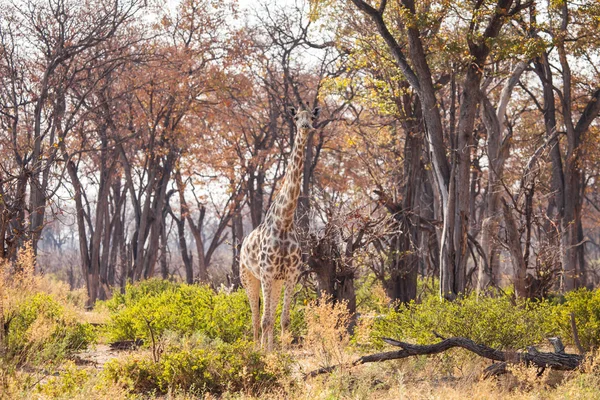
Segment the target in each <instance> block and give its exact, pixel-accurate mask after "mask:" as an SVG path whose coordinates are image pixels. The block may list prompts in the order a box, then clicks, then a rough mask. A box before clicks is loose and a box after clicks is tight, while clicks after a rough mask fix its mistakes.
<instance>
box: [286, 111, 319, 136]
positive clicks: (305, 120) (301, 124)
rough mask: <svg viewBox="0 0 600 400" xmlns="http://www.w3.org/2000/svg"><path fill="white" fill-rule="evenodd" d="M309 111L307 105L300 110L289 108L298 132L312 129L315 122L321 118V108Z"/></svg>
mask: <svg viewBox="0 0 600 400" xmlns="http://www.w3.org/2000/svg"><path fill="white" fill-rule="evenodd" d="M308 110H309V107H308V104H306V106H304V105H302V106H301V107H300V109H296V107H289V108H288V111H289V113H290V115H291V116H292V117H294V121H295V122H296V128H298V131H302V130H309V129H312V127H313V121H314V120H315V119H317V117H318V116H319V113H320V112H321V107H315V108H313V110H312V111H308Z"/></svg>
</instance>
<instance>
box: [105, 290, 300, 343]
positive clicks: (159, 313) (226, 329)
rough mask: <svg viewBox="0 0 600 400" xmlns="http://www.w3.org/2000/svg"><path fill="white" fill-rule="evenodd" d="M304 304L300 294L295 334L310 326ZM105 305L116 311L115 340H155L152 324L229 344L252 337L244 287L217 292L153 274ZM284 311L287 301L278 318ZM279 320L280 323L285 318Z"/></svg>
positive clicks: (111, 332)
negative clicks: (199, 334) (149, 278)
mask: <svg viewBox="0 0 600 400" xmlns="http://www.w3.org/2000/svg"><path fill="white" fill-rule="evenodd" d="M299 303H302V301H301V300H299V299H296V301H295V302H294V304H292V309H291V310H290V322H291V323H290V331H291V333H292V334H293V335H295V336H300V335H302V334H303V333H304V332H305V331H306V325H305V323H304V312H303V306H298V305H297V304H299ZM101 306H105V307H106V308H107V309H108V311H109V313H110V314H111V317H110V322H109V324H108V326H107V329H106V332H107V335H108V339H109V340H111V341H118V340H136V339H143V340H144V342H145V343H150V342H151V340H152V339H151V333H150V329H149V328H148V325H150V327H151V329H152V333H153V334H154V336H155V338H160V337H162V336H163V335H164V334H165V333H166V332H173V333H176V334H179V335H191V334H194V333H201V334H203V335H205V336H207V337H209V338H211V339H217V338H218V339H220V340H222V341H224V342H227V343H233V342H235V341H237V340H239V339H250V338H252V322H251V321H252V313H251V311H250V305H249V303H248V298H247V296H246V292H245V291H244V290H243V289H240V290H237V291H234V292H232V293H227V292H224V291H219V292H215V291H214V290H213V289H211V288H210V287H208V286H204V285H203V286H198V285H188V284H185V283H174V282H169V281H164V280H158V279H151V280H147V281H144V282H140V283H136V284H134V285H127V287H126V288H125V293H124V294H121V293H115V294H114V296H113V298H112V299H110V300H108V301H106V302H104V304H103V305H101ZM280 313H281V304H280V305H279V308H278V317H277V318H279V314H280ZM276 323H277V326H279V325H278V324H279V320H278V321H277V322H276ZM276 332H279V330H278V329H276Z"/></svg>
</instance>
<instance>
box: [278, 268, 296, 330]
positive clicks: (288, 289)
mask: <svg viewBox="0 0 600 400" xmlns="http://www.w3.org/2000/svg"><path fill="white" fill-rule="evenodd" d="M295 285H296V279H287V280H286V281H285V284H284V286H283V307H282V308H281V337H282V338H283V337H285V331H286V330H287V329H288V327H289V326H290V307H291V304H292V297H293V296H294V287H295Z"/></svg>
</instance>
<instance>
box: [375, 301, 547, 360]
mask: <svg viewBox="0 0 600 400" xmlns="http://www.w3.org/2000/svg"><path fill="white" fill-rule="evenodd" d="M550 315H551V306H550V304H549V303H547V302H530V301H518V302H516V304H515V303H514V302H513V300H512V299H511V298H510V297H508V296H504V295H503V296H498V297H479V298H477V296H476V295H475V294H472V295H469V296H466V297H464V298H462V299H460V300H456V301H454V302H449V301H445V300H441V299H440V298H439V297H438V296H437V295H429V296H426V297H425V298H424V300H423V302H422V303H416V302H411V303H410V304H408V305H399V306H397V307H396V308H391V309H390V310H389V311H388V312H387V313H386V314H384V315H382V316H380V317H378V318H376V319H375V320H374V322H373V328H372V331H371V338H372V340H373V342H374V344H375V345H381V344H382V341H381V338H382V337H391V338H395V339H398V340H408V341H414V342H416V343H420V344H428V343H434V342H437V341H439V339H437V338H436V337H435V334H434V333H433V332H434V331H435V332H436V333H438V334H440V335H442V336H444V337H451V336H462V337H466V338H469V339H472V340H474V341H475V342H477V343H481V344H485V345H488V346H491V347H494V348H512V349H518V348H524V347H525V346H527V345H531V344H535V343H538V342H541V341H542V340H543V339H544V338H545V337H547V336H548V334H549V333H550V332H549V326H548V323H547V320H548V318H549V316H550Z"/></svg>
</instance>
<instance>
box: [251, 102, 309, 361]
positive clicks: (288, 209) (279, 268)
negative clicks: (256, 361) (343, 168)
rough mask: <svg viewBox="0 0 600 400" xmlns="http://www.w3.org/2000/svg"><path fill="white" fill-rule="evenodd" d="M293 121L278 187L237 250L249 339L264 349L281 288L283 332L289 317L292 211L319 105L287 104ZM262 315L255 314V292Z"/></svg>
mask: <svg viewBox="0 0 600 400" xmlns="http://www.w3.org/2000/svg"><path fill="white" fill-rule="evenodd" d="M288 112H289V113H290V115H292V116H293V117H294V120H295V123H296V130H297V132H296V137H295V140H294V145H293V148H292V153H291V155H290V158H289V160H288V165H287V169H286V171H285V175H284V178H283V181H282V184H281V189H280V190H279V192H278V193H277V195H276V196H275V198H274V200H273V203H272V204H271V207H270V208H269V210H268V211H267V213H266V215H265V218H264V220H263V221H262V223H261V224H260V225H259V226H258V227H256V229H254V230H253V231H252V232H250V234H249V235H248V236H247V237H246V238H245V239H244V241H243V243H242V249H241V253H240V280H241V282H242V285H243V286H244V288H245V289H246V293H247V294H248V299H249V300H250V308H251V310H252V329H253V332H254V342H255V343H258V340H259V332H260V331H261V329H262V334H261V335H260V344H261V347H262V348H263V349H264V350H266V351H271V350H272V349H273V330H274V325H275V310H276V309H277V304H278V303H279V298H280V296H281V289H282V288H283V307H282V310H281V331H282V335H283V333H284V332H285V330H286V329H287V327H288V325H289V323H290V304H291V301H292V296H293V293H294V286H295V285H296V282H297V281H298V277H299V276H300V272H301V268H302V253H301V250H300V244H299V242H298V238H297V235H296V231H295V229H294V228H295V227H294V213H295V211H296V207H297V205H298V196H299V195H300V187H301V183H302V171H303V170H304V168H303V167H304V148H305V147H306V142H307V139H308V136H309V134H310V131H311V129H313V121H314V120H315V119H316V118H317V117H318V115H319V112H320V108H319V107H315V108H314V109H313V110H309V108H308V107H307V106H304V105H303V106H301V107H300V109H296V108H295V107H289V109H288ZM261 290H262V293H263V315H262V321H261V319H260V307H259V305H260V301H259V299H260V292H261Z"/></svg>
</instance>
